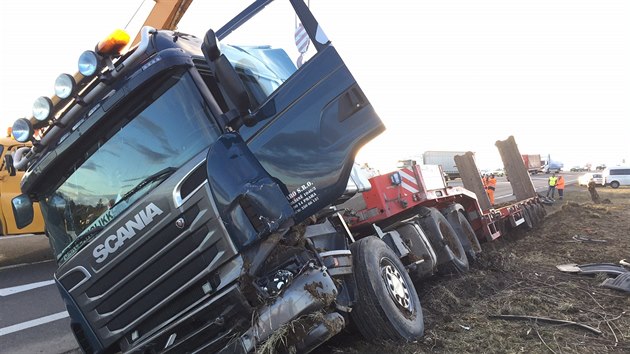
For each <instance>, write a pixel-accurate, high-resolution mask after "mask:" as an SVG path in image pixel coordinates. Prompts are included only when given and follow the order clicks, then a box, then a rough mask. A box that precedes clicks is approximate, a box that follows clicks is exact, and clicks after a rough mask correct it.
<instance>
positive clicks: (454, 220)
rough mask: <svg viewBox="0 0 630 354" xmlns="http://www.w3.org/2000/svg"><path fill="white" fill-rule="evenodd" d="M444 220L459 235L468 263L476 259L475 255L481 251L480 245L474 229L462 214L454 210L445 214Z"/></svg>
mask: <svg viewBox="0 0 630 354" xmlns="http://www.w3.org/2000/svg"><path fill="white" fill-rule="evenodd" d="M446 220H447V221H448V223H449V225H451V227H452V228H453V230H455V233H456V234H457V236H458V237H459V241H460V242H461V244H462V247H463V248H464V252H466V256H468V261H469V263H470V262H471V261H474V260H475V259H477V255H478V254H479V253H481V245H480V244H479V239H477V235H475V230H473V228H472V226H470V223H469V222H468V220H466V217H465V216H464V214H462V213H460V212H459V211H454V212H451V213H448V214H447V215H446Z"/></svg>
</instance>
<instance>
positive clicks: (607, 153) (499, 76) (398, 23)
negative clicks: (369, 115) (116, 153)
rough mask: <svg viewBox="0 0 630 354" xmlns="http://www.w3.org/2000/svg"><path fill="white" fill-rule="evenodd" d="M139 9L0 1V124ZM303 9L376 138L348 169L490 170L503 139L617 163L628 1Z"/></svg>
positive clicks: (627, 78) (624, 119)
mask: <svg viewBox="0 0 630 354" xmlns="http://www.w3.org/2000/svg"><path fill="white" fill-rule="evenodd" d="M229 1H230V2H231V3H233V2H234V0H229ZM140 3H142V1H141V0H110V1H95V0H83V1H66V0H63V1H39V0H21V1H2V2H0V26H1V29H2V33H3V34H4V36H3V37H4V38H3V41H4V44H3V46H2V49H1V53H0V60H1V63H0V64H1V65H0V82H1V83H2V85H1V86H0V87H2V91H1V94H0V124H2V126H9V125H11V123H12V121H13V120H14V119H15V118H18V117H21V116H25V115H27V114H29V111H30V106H31V104H32V102H33V100H34V99H35V98H36V97H38V96H40V95H49V94H51V93H52V84H53V82H54V79H55V78H56V76H57V75H58V74H59V73H61V72H74V71H76V69H75V63H76V58H78V55H79V54H80V53H81V52H82V51H83V50H85V49H90V48H92V47H93V46H94V45H95V43H96V42H97V41H98V40H99V39H100V38H102V37H104V36H105V35H106V34H108V33H109V32H111V30H113V29H115V28H119V27H124V26H125V25H126V24H127V22H128V21H129V19H130V18H131V16H132V14H133V12H134V11H135V10H136V8H137V7H138V6H139V5H140ZM150 3H151V1H150V0H146V4H150ZM216 4H221V2H220V1H208V0H204V1H202V0H196V1H193V4H192V5H191V7H190V9H189V11H188V13H187V14H186V16H185V17H184V20H183V21H182V22H181V23H180V29H182V30H188V29H189V28H190V29H191V31H197V30H198V31H200V32H198V33H194V34H197V35H202V34H203V32H205V29H207V28H208V27H209V26H210V25H211V23H209V22H208V21H209V20H208V19H209V18H210V17H211V14H212V13H213V11H214V10H213V9H212V7H213V6H214V5H216ZM310 5H311V8H312V10H313V12H314V13H315V14H316V16H317V17H318V19H319V20H320V23H321V24H322V26H323V28H324V29H325V31H326V34H327V35H328V36H329V38H330V39H331V40H332V42H333V44H334V45H335V46H336V47H337V49H338V51H339V52H340V53H341V55H342V57H343V58H344V60H345V61H346V63H347V64H348V66H349V67H350V70H351V71H352V72H353V74H354V75H355V77H356V78H357V80H358V82H359V84H360V85H361V86H362V88H363V89H364V91H365V92H366V94H367V96H368V98H369V99H370V100H371V101H372V103H373V105H374V106H375V108H376V110H377V112H379V114H380V115H381V118H382V119H383V120H384V121H385V123H386V125H387V128H388V129H387V132H386V133H384V134H383V135H382V136H380V137H379V138H377V139H376V140H374V141H373V142H372V143H370V144H369V145H368V146H367V147H366V148H365V149H364V151H362V153H361V154H360V156H359V159H360V160H361V161H362V162H365V161H367V162H370V163H371V164H373V165H375V166H377V167H380V168H382V169H388V168H389V167H390V166H394V164H395V161H396V160H398V159H403V158H407V157H410V156H414V155H420V154H421V153H422V152H423V151H425V150H471V151H475V152H476V153H477V158H478V162H479V165H481V166H480V167H482V168H483V167H487V168H495V167H497V166H496V165H497V164H499V161H500V160H499V157H498V153H497V152H496V148H495V147H494V142H495V141H496V140H499V139H505V138H507V137H508V136H510V135H514V136H515V137H516V141H517V143H518V144H519V147H520V150H521V152H522V153H540V154H551V156H552V158H555V159H559V160H561V161H563V162H565V167H567V168H568V167H571V166H572V165H578V164H584V163H587V162H592V163H602V162H604V163H608V164H616V163H620V162H621V161H622V159H624V158H625V159H626V162H628V163H630V160H629V159H630V143H629V142H628V140H629V139H628V134H629V132H630V21H629V20H628V19H630V1H619V0H615V1H613V0H599V1H584V0H576V1H568V0H567V1H550V0H548V1H541V0H529V1H520V0H513V1H503V0H495V1H487V0H486V1H472V0H452V1H448V0H441V1H437V0H435V1H421V0H419V1H404V0H388V1H359V0H347V1H339V0H310ZM97 12H100V14H98V13H97ZM56 21H57V22H59V23H58V24H56V23H55V22H56ZM206 23H207V25H206ZM132 27H133V24H132Z"/></svg>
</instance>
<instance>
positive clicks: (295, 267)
mask: <svg viewBox="0 0 630 354" xmlns="http://www.w3.org/2000/svg"><path fill="white" fill-rule="evenodd" d="M276 2H281V1H276ZM282 3H283V5H285V6H286V7H287V8H288V9H290V10H293V14H294V15H292V16H296V17H295V19H297V21H299V22H300V23H301V24H302V25H303V27H304V28H305V30H306V32H307V33H308V35H309V38H310V41H311V43H312V47H311V48H310V49H311V51H310V52H309V53H300V59H299V61H298V62H297V64H294V63H295V62H296V61H295V59H296V58H295V55H292V54H291V53H288V52H287V51H284V50H282V49H279V48H277V47H274V46H268V45H256V46H243V45H236V44H232V43H231V42H230V38H231V36H232V34H235V33H237V32H238V31H239V30H240V28H241V26H242V27H243V28H246V27H247V25H246V24H247V23H249V22H250V20H252V19H254V18H256V17H258V16H263V13H264V11H266V10H267V9H266V8H265V7H271V1H255V2H254V3H253V4H252V5H251V6H250V7H248V8H247V9H245V10H244V11H243V12H241V13H240V14H239V15H238V16H236V17H235V18H234V19H233V20H231V21H229V22H228V23H227V24H225V25H224V26H223V27H221V28H220V29H219V30H217V31H216V32H215V31H212V30H210V31H208V32H207V33H206V35H205V37H204V38H197V37H195V36H192V35H188V34H184V33H178V32H172V31H163V30H155V29H152V28H144V29H143V32H142V40H141V42H140V44H139V45H138V46H137V47H135V48H133V49H132V50H130V51H129V52H127V53H124V54H121V55H118V54H111V53H107V52H99V51H89V52H86V53H84V55H83V56H82V59H81V60H82V61H81V64H80V68H82V70H84V71H82V72H81V74H82V75H80V76H79V79H78V80H77V82H72V84H74V85H70V86H71V87H70V88H69V90H70V91H71V92H72V93H71V94H70V95H68V96H66V97H64V98H58V99H57V102H56V104H54V105H49V106H48V107H44V108H47V109H49V110H50V111H51V112H48V114H39V116H38V117H35V119H30V120H28V119H22V120H19V121H17V122H16V124H15V125H14V130H13V131H14V135H15V136H16V138H18V139H19V140H25V141H27V140H32V141H34V142H35V144H34V147H33V149H32V151H31V152H30V153H29V154H28V156H27V157H25V158H27V159H28V160H27V163H28V171H27V173H26V174H25V177H24V179H23V181H22V191H23V192H24V195H23V196H21V197H18V198H16V199H15V200H14V203H13V204H14V207H15V208H16V211H17V212H18V214H20V215H22V216H23V219H24V220H26V219H28V218H29V212H28V205H29V202H30V201H32V200H35V201H39V202H40V204H41V208H42V211H43V214H44V217H45V222H46V232H47V235H48V236H49V238H50V242H51V246H52V248H53V251H54V254H55V255H56V257H57V262H58V264H59V268H58V270H57V272H56V274H55V279H56V280H57V284H58V287H59V291H60V293H61V294H62V297H63V299H64V300H65V303H66V306H67V308H68V312H69V313H70V317H71V320H72V325H71V326H72V330H73V332H74V334H75V336H76V338H77V341H78V342H79V344H80V346H81V348H82V349H83V351H85V352H86V353H113V352H119V351H121V352H147V353H155V352H173V353H183V352H226V353H235V352H243V353H245V352H252V351H255V350H260V349H261V348H262V347H265V346H266V348H267V349H269V350H280V348H284V349H286V350H289V349H294V350H296V351H298V352H308V351H310V350H312V349H313V348H315V347H317V346H318V345H320V344H321V343H322V342H324V341H325V340H327V339H328V338H330V337H331V336H333V335H335V334H336V333H338V332H339V331H340V330H341V329H342V328H343V327H344V326H345V325H346V324H347V322H348V321H349V320H350V318H351V317H352V318H353V319H354V320H358V321H360V322H365V323H368V322H369V323H374V327H373V328H367V327H365V326H368V327H369V326H370V325H369V324H364V323H362V326H363V327H364V328H363V330H362V333H364V334H368V335H369V334H370V331H372V332H374V338H390V339H405V340H414V339H417V338H418V337H419V336H421V335H422V331H423V327H422V314H421V312H420V307H419V302H418V299H417V295H416V294H415V291H414V290H413V289H412V286H411V283H410V281H409V278H408V276H407V275H406V273H405V269H404V268H403V266H402V265H401V264H400V262H399V261H398V259H397V257H396V256H395V255H393V253H391V251H388V250H381V249H380V248H382V246H383V245H384V243H382V242H381V241H380V240H378V239H376V238H374V240H372V239H369V242H368V241H364V242H354V241H355V240H354V239H353V237H352V234H351V233H350V232H349V230H348V227H347V226H346V225H345V223H344V219H343V218H342V217H341V216H340V215H339V214H338V213H336V212H335V210H334V209H330V208H329V207H330V206H331V205H333V204H335V203H336V201H337V200H338V199H339V198H340V197H341V196H342V194H343V193H344V191H345V190H346V187H347V185H348V179H349V176H350V173H351V170H352V166H353V162H354V156H355V154H356V153H357V151H358V149H359V148H360V147H361V146H362V145H363V144H365V143H366V142H368V141H369V140H370V139H372V138H373V137H375V136H376V135H378V134H379V133H380V132H382V131H383V130H384V126H383V124H382V123H381V121H380V119H379V117H378V115H377V114H376V113H375V111H374V109H373V107H372V106H371V104H370V102H369V100H368V99H367V97H366V96H365V94H364V92H363V91H362V90H361V88H360V87H359V86H358V84H357V83H356V81H355V79H354V78H353V76H352V75H351V73H350V72H349V70H348V68H347V67H346V66H345V64H344V62H343V61H342V60H341V58H340V57H339V55H338V54H337V52H336V50H335V48H334V47H333V46H332V45H331V43H330V41H329V40H328V38H327V37H326V36H325V34H324V33H323V31H322V29H321V27H320V26H319V24H318V23H317V21H316V20H315V18H314V17H313V15H312V14H311V12H310V11H309V9H308V8H307V6H306V5H305V3H304V2H303V1H300V0H290V1H282ZM274 5H275V4H274ZM290 19H291V21H293V17H290ZM257 34H258V39H259V40H260V41H261V42H263V43H264V42H265V34H264V33H257ZM81 65H83V66H81ZM298 66H299V67H298ZM75 78H76V76H75ZM44 101H45V100H43V101H42V102H43V104H44V105H46V103H47V102H44ZM49 101H50V100H49ZM59 102H61V103H59ZM40 113H41V112H40ZM39 129H41V130H42V131H43V132H44V134H43V136H42V137H41V138H39V139H35V138H33V137H32V136H33V133H34V131H35V130H39ZM362 241H363V240H362ZM376 241H379V242H380V243H376ZM351 244H353V245H352V246H351ZM379 247H380V248H379ZM373 252H375V253H374V254H376V255H380V256H379V258H374V259H372V258H373V257H372V258H370V257H371V256H369V255H368V254H371V253H373ZM388 252H389V253H388ZM353 256H354V261H353ZM357 262H358V263H357ZM372 263H374V264H373V265H372ZM371 265H372V266H374V267H375V268H374V269H375V270H374V274H376V276H377V277H379V276H380V275H379V274H382V275H383V276H389V277H390V278H387V280H383V281H380V283H382V284H384V285H381V288H382V289H381V290H380V291H381V292H382V294H381V295H382V296H381V297H380V298H381V299H384V300H382V301H384V302H383V304H381V305H380V306H382V307H383V308H385V309H386V310H382V311H380V313H381V314H384V315H382V316H381V317H382V318H381V319H380V320H379V319H378V316H379V315H378V314H374V313H372V312H373V311H378V308H375V307H374V306H373V302H369V301H373V300H371V298H370V299H368V297H369V296H368V295H362V294H363V290H362V289H363V288H366V287H368V288H370V289H372V288H374V286H373V285H369V286H368V285H367V284H369V282H370V281H375V280H374V279H372V278H373V275H372V274H371V273H370V271H369V268H368V267H369V266H371ZM359 266H360V267H362V268H361V269H359V270H358V275H357V267H359ZM379 271H380V273H379ZM357 278H360V279H357ZM383 279H385V278H383ZM388 284H389V285H391V286H390V288H391V289H389V290H388V289H387V285H388ZM370 291H373V290H370ZM387 291H389V295H387V294H388V293H387ZM383 294H385V295H383ZM372 296H374V295H372ZM383 296H384V297H383ZM368 304H372V305H370V306H368ZM394 312H396V314H394V315H391V314H392V313H394ZM391 316H398V317H399V318H398V319H395V320H392V319H391V318H388V317H391ZM368 319H369V321H367V320H368ZM363 320H365V321H363ZM296 323H300V324H301V326H295V324H296ZM378 326H381V327H378ZM287 328H291V329H292V331H293V332H287ZM296 328H300V330H296Z"/></svg>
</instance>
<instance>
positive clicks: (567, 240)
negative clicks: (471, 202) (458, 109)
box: [317, 186, 630, 354]
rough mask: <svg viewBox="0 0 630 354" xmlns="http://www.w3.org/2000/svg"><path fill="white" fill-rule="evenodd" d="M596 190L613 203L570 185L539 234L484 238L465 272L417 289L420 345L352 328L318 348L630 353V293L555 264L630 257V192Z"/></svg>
mask: <svg viewBox="0 0 630 354" xmlns="http://www.w3.org/2000/svg"><path fill="white" fill-rule="evenodd" d="M597 192H598V194H599V196H600V197H601V200H605V199H608V200H610V204H595V203H593V201H592V200H591V197H590V194H589V192H588V191H587V189H586V187H577V186H567V188H566V190H565V200H564V201H556V202H555V203H554V204H553V205H551V206H547V207H546V209H547V211H548V214H547V216H546V218H545V219H544V220H543V222H542V224H540V225H539V226H538V227H536V228H535V229H534V230H531V231H529V232H524V231H521V230H519V229H516V230H511V232H510V235H509V236H508V237H504V238H501V239H498V240H495V241H492V242H486V243H482V248H483V253H482V255H481V257H480V258H479V260H478V261H476V262H475V263H473V264H472V265H471V270H470V272H468V273H467V274H465V275H463V276H453V277H440V278H433V279H430V280H428V281H425V282H424V283H423V284H420V285H418V287H417V290H418V294H419V296H420V300H421V302H422V307H423V313H424V321H425V336H424V338H423V339H422V340H420V341H419V342H417V343H406V344H402V343H391V342H388V343H383V342H380V343H372V342H369V341H367V340H365V339H363V338H362V337H360V336H359V335H358V334H355V333H354V332H352V330H346V331H345V332H342V333H343V334H340V335H338V336H336V337H335V338H333V340H331V341H330V342H328V343H327V344H326V345H325V346H324V347H322V348H320V349H318V351H317V353H383V352H396V353H593V354H594V353H629V352H630V296H629V295H628V294H627V293H623V292H620V291H616V290H612V289H607V288H603V287H601V286H600V284H601V283H602V282H603V280H604V279H606V278H607V276H606V275H603V274H598V275H595V276H585V275H578V274H571V273H563V272H560V271H559V270H558V269H557V268H556V265H560V264H569V263H575V264H587V263H618V262H619V260H621V259H626V260H630V188H623V187H622V188H619V189H614V190H613V189H611V188H598V190H597ZM576 235H577V236H579V237H575V238H574V236H576ZM593 240H597V241H593ZM602 241H605V242H602ZM497 315H518V316H530V317H544V318H550V319H557V320H564V321H572V322H576V323H580V324H583V325H586V326H589V327H593V328H596V329H597V330H599V331H601V334H596V333H594V332H593V331H589V330H586V329H585V328H580V327H579V326H574V325H561V324H553V323H544V322H537V321H533V320H505V319H500V318H491V316H497Z"/></svg>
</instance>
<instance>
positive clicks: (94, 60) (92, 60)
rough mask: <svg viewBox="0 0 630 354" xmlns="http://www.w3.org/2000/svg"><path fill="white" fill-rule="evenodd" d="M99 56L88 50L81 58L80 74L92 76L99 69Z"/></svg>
mask: <svg viewBox="0 0 630 354" xmlns="http://www.w3.org/2000/svg"><path fill="white" fill-rule="evenodd" d="M98 62H99V59H98V54H96V53H95V52H93V51H91V50H86V51H85V52H83V54H81V56H80V57H79V72H80V73H81V74H82V75H83V76H86V77H87V76H92V75H94V74H95V73H96V70H97V69H98Z"/></svg>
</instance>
